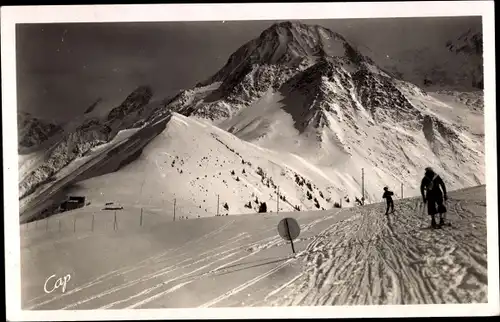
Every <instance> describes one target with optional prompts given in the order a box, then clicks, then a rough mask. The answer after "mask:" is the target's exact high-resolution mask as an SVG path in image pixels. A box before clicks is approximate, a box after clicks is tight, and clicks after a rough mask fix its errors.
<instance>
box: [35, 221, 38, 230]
mask: <svg viewBox="0 0 500 322" xmlns="http://www.w3.org/2000/svg"><path fill="white" fill-rule="evenodd" d="M35 229H38V220H35Z"/></svg>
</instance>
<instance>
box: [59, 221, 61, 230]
mask: <svg viewBox="0 0 500 322" xmlns="http://www.w3.org/2000/svg"><path fill="white" fill-rule="evenodd" d="M59 232H61V219H59Z"/></svg>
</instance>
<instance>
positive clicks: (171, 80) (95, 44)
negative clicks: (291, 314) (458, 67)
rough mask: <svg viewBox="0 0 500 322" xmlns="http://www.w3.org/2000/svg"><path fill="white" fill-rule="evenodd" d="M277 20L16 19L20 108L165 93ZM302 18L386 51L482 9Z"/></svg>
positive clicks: (209, 69) (456, 24) (75, 108)
mask: <svg viewBox="0 0 500 322" xmlns="http://www.w3.org/2000/svg"><path fill="white" fill-rule="evenodd" d="M275 22H276V21H226V22H161V23H150V22H148V23H101V24H96V23H91V24H90V23H89V24H67V23H65V24H30V25H18V26H17V35H16V41H17V43H16V46H17V76H18V83H17V85H18V108H19V109H20V110H23V111H28V112H31V113H33V114H35V115H37V116H39V117H42V118H48V119H60V120H63V119H68V118H71V117H72V116H74V115H77V114H80V113H82V112H83V111H84V110H85V109H86V108H87V107H88V106H89V105H91V104H92V103H93V102H94V101H95V100H96V99H97V98H99V97H101V98H102V99H103V103H102V104H103V106H102V107H105V108H106V109H108V108H111V107H114V106H116V105H118V104H120V103H121V102H122V101H123V100H124V99H125V97H126V96H127V95H128V94H129V93H130V92H131V91H133V90H134V89H135V88H136V87H137V86H139V85H151V86H152V87H153V90H154V93H155V96H154V98H155V99H162V98H164V97H166V96H169V95H173V94H175V93H176V92H177V91H179V90H180V89H182V88H189V87H192V86H194V85H195V84H196V83H197V82H199V81H202V80H205V79H207V78H209V77H210V76H211V75H212V74H214V73H215V72H216V71H217V70H218V69H220V68H221V67H222V66H223V65H224V64H225V63H226V61H227V59H228V58H229V55H230V54H232V53H233V52H234V51H235V50H236V49H238V48H239V47H240V46H242V45H243V44H244V43H246V42H247V41H249V40H251V39H253V38H256V37H258V36H259V35H260V33H261V32H262V31H263V30H264V29H266V28H268V27H269V26H270V25H272V24H273V23H275ZM302 22H304V23H311V24H318V25H322V26H324V27H326V28H329V29H331V30H332V31H335V32H338V33H340V34H342V35H343V36H344V37H345V38H346V39H347V40H348V41H350V42H351V43H353V44H354V45H356V46H366V47H368V48H370V49H371V50H372V51H373V52H374V53H376V54H377V55H381V56H382V57H385V56H387V55H389V56H390V57H391V58H397V57H398V55H401V53H404V52H405V51H408V50H419V49H424V48H426V47H433V46H444V44H445V43H446V41H447V40H450V39H455V38H457V37H458V35H460V34H461V33H463V32H465V31H467V30H468V29H469V28H473V29H478V28H481V18H480V17H456V18H398V19H344V20H338V19H337V20H313V21H311V20H303V21H302ZM102 107H101V108H102Z"/></svg>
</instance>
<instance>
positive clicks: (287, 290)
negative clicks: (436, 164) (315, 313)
mask: <svg viewBox="0 0 500 322" xmlns="http://www.w3.org/2000/svg"><path fill="white" fill-rule="evenodd" d="M449 195H450V200H449V201H448V208H449V212H448V219H449V220H450V221H451V222H452V223H453V227H451V228H445V229H443V230H430V229H428V228H427V226H428V224H429V220H428V217H427V216H424V215H423V213H422V211H421V208H420V206H421V205H420V200H419V199H403V200H396V202H395V205H396V211H395V213H394V214H390V215H389V217H388V218H387V217H386V216H385V215H384V211H385V209H384V207H385V206H384V205H383V204H372V205H369V206H365V207H351V208H342V209H334V210H328V211H309V212H293V213H280V214H276V213H272V214H269V213H268V214H265V215H264V214H253V215H242V216H224V217H209V218H196V219H190V220H179V221H175V222H173V221H172V218H171V217H170V216H164V217H162V216H161V215H159V216H158V218H157V220H156V221H155V222H149V223H148V224H146V223H145V224H144V225H143V226H142V227H139V225H138V220H139V219H138V214H137V212H131V211H128V212H127V211H124V212H120V213H119V216H120V219H119V222H120V226H119V229H118V230H116V231H114V230H113V228H112V215H111V214H109V215H107V216H108V217H107V219H104V218H101V217H102V216H104V215H103V214H102V212H101V213H98V215H96V222H97V221H98V220H101V222H100V224H98V225H97V224H96V227H100V229H96V230H94V231H93V232H92V231H91V228H90V227H91V222H90V220H91V216H88V214H85V213H84V212H85V211H87V210H85V209H80V210H75V211H72V212H67V213H65V214H64V215H61V216H56V217H51V218H50V220H51V222H50V223H49V224H50V226H45V223H46V222H45V221H40V222H38V223H29V224H28V225H29V226H27V225H22V226H21V281H22V307H23V309H36V310H51V309H68V310H69V309H71V310H74V309H123V308H196V307H201V308H203V307H241V306H245V307H249V306H290V305H293V306H297V305H298V306H309V305H314V306H317V305H353V304H424V303H425V304H430V303H440V304H441V303H486V302H487V300H488V298H487V293H488V292H487V287H488V278H487V277H488V275H487V257H486V254H487V251H486V202H485V201H486V197H485V186H479V187H475V188H469V189H464V190H460V191H453V192H451V193H450V194H449ZM99 216H101V217H99ZM285 216H288V217H293V218H295V219H297V221H298V222H299V224H300V227H301V234H300V236H299V238H298V239H297V240H296V241H295V243H294V244H295V248H296V251H297V253H296V254H295V255H294V254H292V251H291V247H290V245H289V244H288V243H287V242H285V241H284V240H282V239H281V238H280V237H279V236H278V234H277V224H278V222H279V220H280V219H281V218H283V217H285ZM77 217H78V223H77V225H78V228H77V229H76V232H73V226H72V225H73V219H74V218H77ZM97 217H99V218H97ZM56 220H61V221H62V222H63V223H62V228H61V231H59V229H57V222H56ZM104 222H106V223H107V226H105V225H104V224H103V223H104ZM53 274H56V276H57V277H62V276H65V275H67V274H71V279H70V281H69V282H68V284H67V288H66V291H65V293H64V294H63V293H61V290H60V289H57V290H56V291H54V292H52V293H50V294H45V293H44V283H45V281H46V280H47V278H49V277H50V276H52V275H53ZM51 281H52V282H51V283H53V282H54V279H52V280H51ZM49 284H50V283H49ZM49 288H50V285H49Z"/></svg>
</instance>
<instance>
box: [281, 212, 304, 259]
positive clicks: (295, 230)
mask: <svg viewBox="0 0 500 322" xmlns="http://www.w3.org/2000/svg"><path fill="white" fill-rule="evenodd" d="M278 233H279V234H280V236H281V238H283V239H284V240H289V241H290V242H291V244H292V251H293V253H294V254H295V247H294V246H293V240H294V239H296V238H297V237H299V234H300V226H299V224H298V223H297V221H296V220H295V219H293V218H283V219H281V221H280V222H279V223H278Z"/></svg>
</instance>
